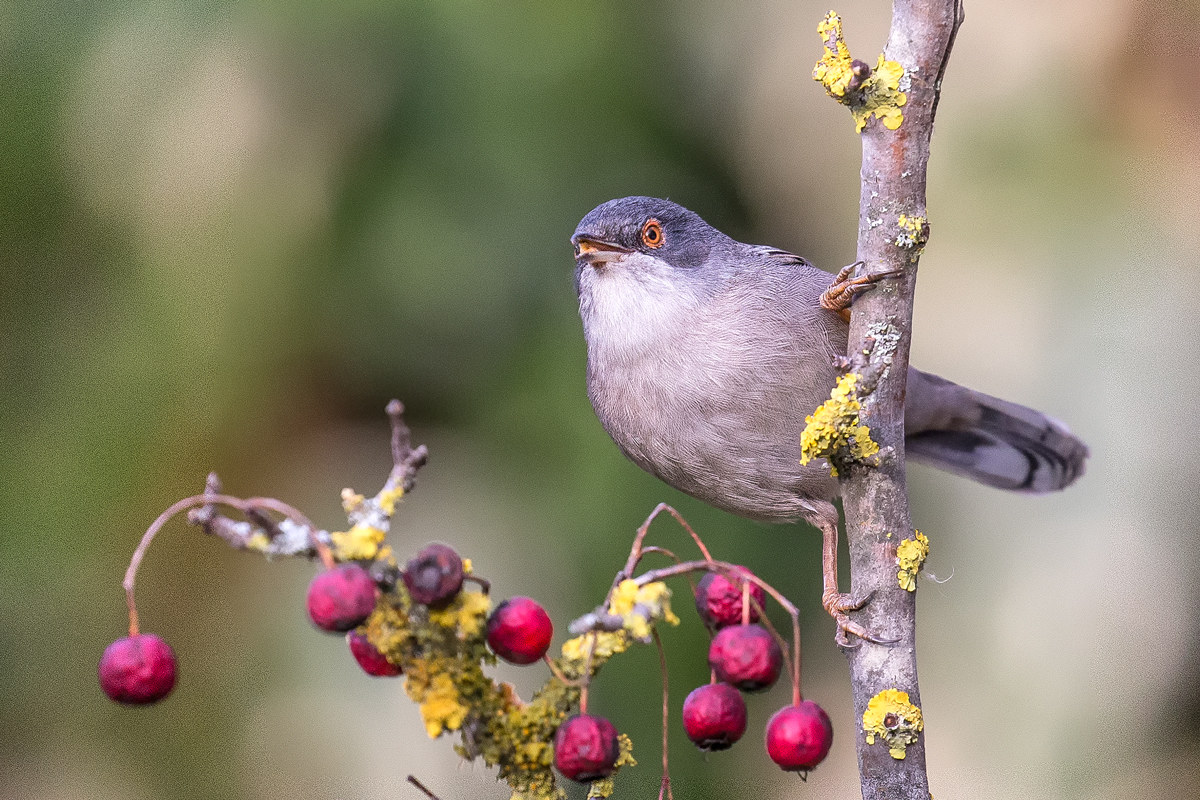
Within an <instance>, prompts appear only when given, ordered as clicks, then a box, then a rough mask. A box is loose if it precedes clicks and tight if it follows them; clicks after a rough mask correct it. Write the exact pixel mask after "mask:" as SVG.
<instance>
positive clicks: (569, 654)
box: [562, 631, 632, 675]
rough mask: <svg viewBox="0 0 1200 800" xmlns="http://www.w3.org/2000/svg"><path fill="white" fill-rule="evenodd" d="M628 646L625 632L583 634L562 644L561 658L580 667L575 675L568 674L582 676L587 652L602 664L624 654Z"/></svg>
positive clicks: (628, 641) (628, 642) (627, 637)
mask: <svg viewBox="0 0 1200 800" xmlns="http://www.w3.org/2000/svg"><path fill="white" fill-rule="evenodd" d="M593 640H594V641H593ZM630 644H632V642H630V640H629V636H627V635H626V633H625V631H616V632H614V633H608V632H600V633H585V634H583V635H582V636H576V637H575V638H574V639H568V640H567V641H565V642H563V645H562V657H563V660H564V661H569V662H576V663H578V664H579V665H580V669H579V671H578V672H577V673H568V674H579V675H582V674H583V669H582V667H583V664H584V663H586V661H587V658H588V651H589V650H590V651H591V653H592V659H593V660H594V661H596V662H599V663H601V664H602V663H604V662H605V661H607V660H608V659H610V658H612V657H613V656H615V655H616V654H617V653H624V652H625V651H626V650H628V649H629V645H630Z"/></svg>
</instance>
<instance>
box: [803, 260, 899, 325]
mask: <svg viewBox="0 0 1200 800" xmlns="http://www.w3.org/2000/svg"><path fill="white" fill-rule="evenodd" d="M864 265H865V262H863V261H855V262H854V263H853V264H848V265H846V266H844V267H842V268H841V270H840V271H839V272H838V274H837V276H836V277H834V279H833V283H831V284H829V288H828V289H826V290H825V291H824V292H822V293H821V308H827V309H829V310H830V311H836V312H838V314H840V315H841V317H842V319H844V320H846V321H847V322H849V321H850V304H851V303H853V302H854V298H855V297H857V296H858V295H860V294H862V293H863V292H865V291H866V290H867V289H870V288H871V287H872V286H874V285H875V284H877V283H879V281H881V280H883V279H884V278H891V277H893V276H895V275H899V274H900V273H901V272H902V270H898V269H893V270H888V271H886V272H875V273H868V274H866V275H856V274H855V273H856V272H857V271H858V268H859V267H861V266H864Z"/></svg>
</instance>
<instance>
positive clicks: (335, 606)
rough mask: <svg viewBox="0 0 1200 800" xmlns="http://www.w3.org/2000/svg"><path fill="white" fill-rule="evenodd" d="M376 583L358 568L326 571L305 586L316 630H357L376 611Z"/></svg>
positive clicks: (309, 613)
mask: <svg viewBox="0 0 1200 800" xmlns="http://www.w3.org/2000/svg"><path fill="white" fill-rule="evenodd" d="M375 591H376V590H375V581H374V580H373V579H372V578H371V576H370V575H369V574H368V573H367V571H366V570H365V569H363V568H362V567H360V566H359V565H358V564H342V565H340V566H337V567H334V568H333V569H331V570H326V571H325V572H322V573H321V574H320V575H318V576H317V577H315V578H313V579H312V583H310V584H309V585H308V616H309V617H310V618H311V619H312V621H313V622H314V623H315V624H316V626H317V627H318V628H321V629H322V630H326V631H334V632H337V633H341V632H342V631H348V630H350V629H351V628H357V627H358V626H359V625H361V624H362V623H363V620H365V619H366V618H367V617H369V616H370V615H371V612H372V611H374V610H375Z"/></svg>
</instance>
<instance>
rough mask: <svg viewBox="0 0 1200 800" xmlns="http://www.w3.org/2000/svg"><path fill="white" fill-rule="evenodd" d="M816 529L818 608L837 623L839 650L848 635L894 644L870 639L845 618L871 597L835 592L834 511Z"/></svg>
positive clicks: (864, 629)
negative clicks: (818, 536)
mask: <svg viewBox="0 0 1200 800" xmlns="http://www.w3.org/2000/svg"><path fill="white" fill-rule="evenodd" d="M818 527H820V528H821V571H822V573H823V575H824V578H825V588H824V591H823V592H821V605H822V606H824V607H825V610H826V611H828V612H829V616H831V617H833V620H834V622H836V623H837V626H838V632H837V637H836V638H837V643H838V644H839V645H841V646H842V647H849V646H851V645H850V641H849V640H848V639H847V638H846V634H848V633H852V634H854V635H855V636H857V637H859V638H860V639H866V640H867V641H868V642H874V643H876V644H891V643H893V642H895V641H896V640H895V639H881V638H879V637H878V636H872V635H871V634H870V633H868V632H867V630H866V628H864V627H863V626H861V625H859V624H858V623H857V622H855V621H853V620H852V619H850V617H849V616H847V615H846V612H847V611H857V610H858V609H860V608H862V607H863V606H865V605H866V604H867V603H868V602H870V600H871V594H868V595H866V596H865V597H855V596H854V595H852V594H843V593H841V592H839V591H838V574H837V550H838V523H837V516H836V512H835V515H834V517H833V519H828V518H822V519H821V521H820V523H819V525H818Z"/></svg>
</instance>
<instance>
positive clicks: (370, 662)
mask: <svg viewBox="0 0 1200 800" xmlns="http://www.w3.org/2000/svg"><path fill="white" fill-rule="evenodd" d="M346 644H348V645H350V652H351V654H353V656H354V660H355V661H357V662H358V665H359V666H360V667H362V668H363V672H365V673H367V674H368V675H374V676H375V677H376V678H394V677H395V676H397V675H399V674H400V673H401V672H403V671H404V670H402V669H400V668H399V667H397V666H396V665H395V664H393V663H392V662H390V661H388V660H387V657H386V656H384V654H383V653H381V652H379V650H378V648H376V647H375V645H373V644H371V640H370V639H368V638H367V637H366V636H364V635H363V634H361V633H359V632H358V631H350V632H349V633H347V634H346Z"/></svg>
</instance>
